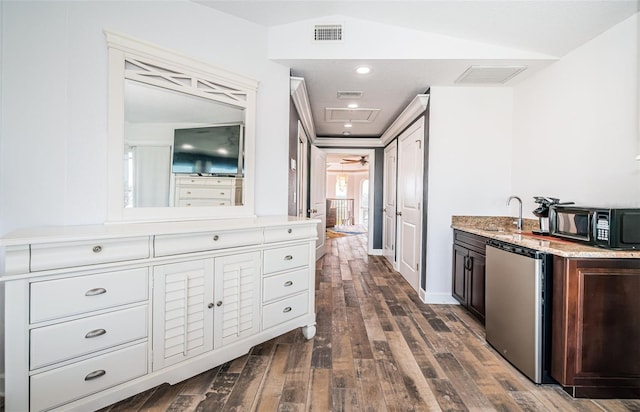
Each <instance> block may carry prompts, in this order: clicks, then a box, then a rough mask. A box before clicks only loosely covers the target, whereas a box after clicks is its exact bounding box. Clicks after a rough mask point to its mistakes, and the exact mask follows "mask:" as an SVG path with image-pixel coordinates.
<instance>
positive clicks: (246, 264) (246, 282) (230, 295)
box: [214, 252, 261, 349]
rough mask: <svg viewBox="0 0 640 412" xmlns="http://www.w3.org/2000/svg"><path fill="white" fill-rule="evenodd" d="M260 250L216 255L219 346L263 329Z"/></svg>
mask: <svg viewBox="0 0 640 412" xmlns="http://www.w3.org/2000/svg"><path fill="white" fill-rule="evenodd" d="M260 260H261V257H260V252H249V253H241V254H237V255H230V256H223V257H219V258H216V259H215V289H214V290H215V301H216V307H215V313H214V316H215V319H214V325H215V333H214V339H215V347H216V349H217V348H220V347H222V346H225V345H228V344H230V343H233V342H235V341H237V340H238V339H241V338H244V337H245V336H251V335H253V334H255V333H257V332H259V331H260V281H261V278H260Z"/></svg>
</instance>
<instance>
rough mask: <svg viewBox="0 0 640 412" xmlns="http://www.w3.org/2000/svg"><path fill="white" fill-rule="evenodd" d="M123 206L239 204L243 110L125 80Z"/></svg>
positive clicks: (241, 179)
mask: <svg viewBox="0 0 640 412" xmlns="http://www.w3.org/2000/svg"><path fill="white" fill-rule="evenodd" d="M124 103H125V104H124V158H123V159H124V162H123V163H124V205H123V206H124V207H125V208H140V207H169V206H179V207H189V206H235V205H242V204H243V178H244V143H245V142H244V135H245V133H244V131H245V129H244V125H245V109H244V108H240V107H237V106H233V105H229V104H225V103H222V102H218V101H214V100H210V99H206V98H203V97H198V96H194V95H189V94H184V93H180V92H177V91H174V90H170V89H165V88H162V87H158V86H154V85H150V84H146V83H142V82H138V81H134V80H130V79H126V80H125V87H124Z"/></svg>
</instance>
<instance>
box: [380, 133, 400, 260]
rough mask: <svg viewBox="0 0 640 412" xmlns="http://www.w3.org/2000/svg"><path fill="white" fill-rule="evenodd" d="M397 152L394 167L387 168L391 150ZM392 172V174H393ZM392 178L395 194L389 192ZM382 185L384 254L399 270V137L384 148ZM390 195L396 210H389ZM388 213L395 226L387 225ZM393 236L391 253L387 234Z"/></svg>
mask: <svg viewBox="0 0 640 412" xmlns="http://www.w3.org/2000/svg"><path fill="white" fill-rule="evenodd" d="M391 151H393V152H395V162H394V169H393V170H388V168H387V158H388V156H389V152H391ZM391 173H392V175H391ZM390 177H391V178H392V179H391V180H392V181H393V194H390V193H389V191H388V190H389V186H388V185H389V178H390ZM382 179H383V180H382V182H383V183H382V185H383V188H382V189H383V192H382V193H383V194H382V208H383V209H382V255H383V256H384V257H385V258H387V260H388V261H389V263H391V266H393V268H394V269H395V270H396V271H397V270H398V260H397V247H396V245H397V242H398V230H397V228H398V216H397V215H396V212H397V209H398V139H393V140H392V141H391V142H390V143H389V144H388V145H387V146H386V147H385V148H384V167H383V177H382ZM387 196H390V197H391V198H392V199H393V208H394V210H393V211H391V212H389V211H387V210H386V209H387V204H388V200H389V199H388V197H387ZM387 213H392V215H393V216H392V219H393V227H391V228H389V227H388V225H387ZM389 235H391V236H393V242H392V250H393V253H389V252H388V250H387V249H385V246H387V245H386V238H387V236H389Z"/></svg>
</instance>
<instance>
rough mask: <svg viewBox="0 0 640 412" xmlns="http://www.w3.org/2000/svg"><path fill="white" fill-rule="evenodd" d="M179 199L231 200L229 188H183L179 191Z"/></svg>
mask: <svg viewBox="0 0 640 412" xmlns="http://www.w3.org/2000/svg"><path fill="white" fill-rule="evenodd" d="M180 198H181V199H203V198H204V199H211V200H213V199H223V200H224V199H231V188H228V187H227V188H224V187H221V188H215V187H185V188H181V189H180Z"/></svg>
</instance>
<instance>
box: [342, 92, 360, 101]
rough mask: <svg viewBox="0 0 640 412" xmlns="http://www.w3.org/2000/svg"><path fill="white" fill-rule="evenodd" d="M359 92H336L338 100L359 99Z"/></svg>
mask: <svg viewBox="0 0 640 412" xmlns="http://www.w3.org/2000/svg"><path fill="white" fill-rule="evenodd" d="M361 98H362V92H360V91H338V99H361Z"/></svg>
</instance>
